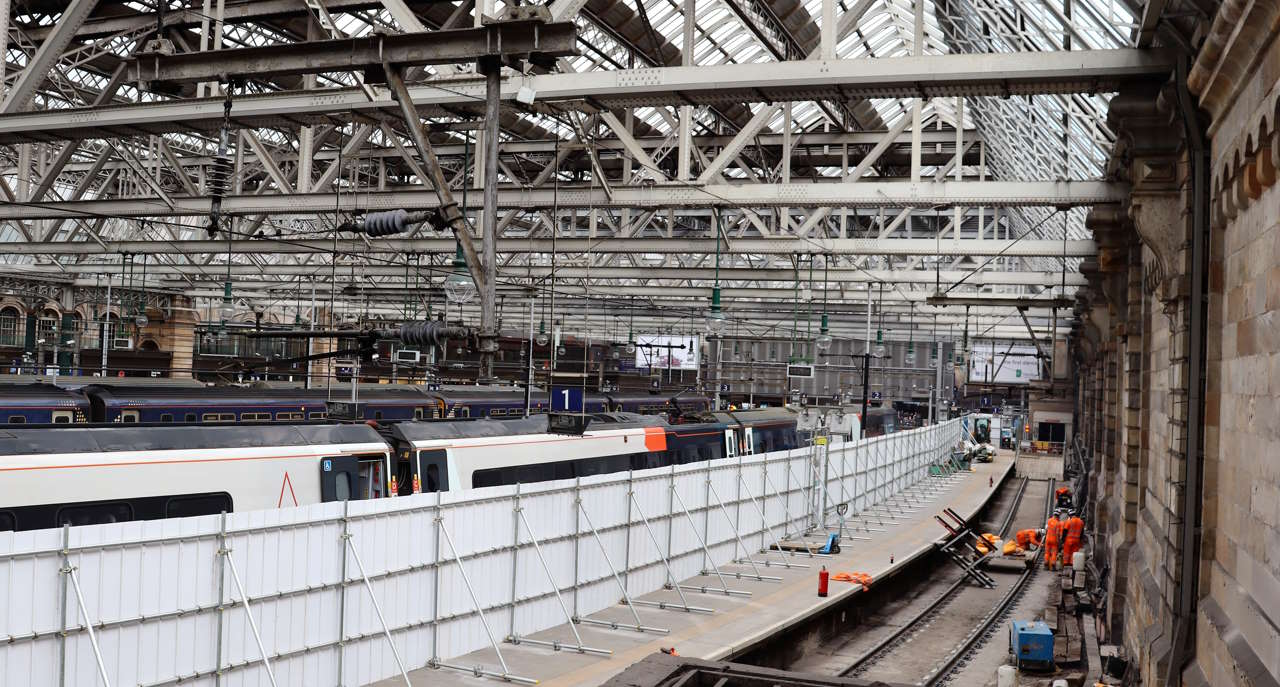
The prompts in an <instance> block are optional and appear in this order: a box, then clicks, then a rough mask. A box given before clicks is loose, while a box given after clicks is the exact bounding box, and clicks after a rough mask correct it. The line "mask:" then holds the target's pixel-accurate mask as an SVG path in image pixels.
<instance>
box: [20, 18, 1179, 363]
mask: <svg viewBox="0 0 1280 687" xmlns="http://www.w3.org/2000/svg"><path fill="white" fill-rule="evenodd" d="M9 4H10V3H0V5H4V6H8V5H9ZM1136 4H1137V3H1135V2H1134V0H1066V1H1065V2H1064V1H1062V0H1044V1H1040V0H1015V1H1012V2H1011V1H1009V0H946V1H945V2H944V1H941V0H915V1H914V2H913V1H912V0H552V1H551V2H550V3H549V4H548V5H547V6H546V10H547V11H546V12H545V13H543V14H541V15H539V13H538V12H533V11H530V10H529V9H528V8H527V7H523V8H516V9H519V10H520V12H522V14H521V15H520V16H521V17H522V19H521V21H517V22H510V21H503V20H504V19H511V17H512V16H513V15H512V14H511V13H509V12H508V13H504V12H506V10H508V9H511V8H508V7H506V6H504V5H502V4H501V3H498V4H496V5H495V4H494V3H493V0H487V1H484V0H482V2H480V3H478V6H479V10H480V12H479V13H477V3H476V2H473V1H472V0H465V1H463V2H443V1H436V0H431V1H426V2H423V1H418V0H380V1H379V0H308V1H307V2H302V1H301V0H227V1H226V2H221V1H219V2H203V3H202V2H198V1H196V0H168V1H167V2H166V1H164V0H161V1H160V2H157V1H156V0H136V1H128V2H120V1H117V0H72V1H71V2H53V1H51V0H28V1H27V2H16V3H12V5H13V7H12V9H11V11H10V12H9V14H8V15H7V16H4V17H0V21H3V25H0V44H3V41H5V40H6V39H7V45H4V54H5V56H6V58H7V59H6V60H5V62H4V63H3V64H0V70H3V72H2V73H3V77H4V91H3V99H2V100H0V194H3V199H4V201H5V202H4V203H0V242H4V243H5V245H4V246H0V251H3V256H2V257H0V275H7V276H15V277H22V278H40V279H46V280H55V281H61V282H65V283H67V284H77V285H81V286H93V285H97V286H102V285H104V284H105V283H106V281H107V280H114V283H116V284H117V285H122V284H123V280H124V279H125V278H126V275H129V278H130V279H142V280H143V282H142V283H145V284H146V285H147V286H148V288H153V289H157V290H167V291H169V292H170V293H174V294H179V293H180V294H186V295H188V296H190V297H191V298H193V299H194V303H193V307H195V308H196V310H197V311H198V312H201V313H205V312H208V311H210V305H211V304H216V303H217V302H218V301H220V300H221V299H222V298H223V296H224V295H225V294H226V293H227V287H226V285H225V284H226V282H228V281H229V282H230V283H231V290H230V292H231V294H232V298H233V300H234V302H235V304H236V306H237V307H239V308H240V309H241V310H242V311H246V312H248V311H256V312H258V313H260V314H262V315H263V316H264V317H265V318H266V320H267V321H275V322H293V321H295V320H297V319H299V318H306V319H310V318H313V317H318V318H320V319H324V318H334V319H337V320H341V321H350V320H352V319H355V320H362V319H380V320H398V319H407V318H412V317H421V316H422V314H423V313H424V312H426V311H427V310H428V306H431V307H432V308H433V309H434V310H437V311H438V310H439V309H440V308H441V307H443V306H444V302H445V299H444V289H443V286H444V281H445V279H446V278H448V277H449V276H450V275H453V274H454V273H455V272H456V271H457V270H458V269H459V268H458V267H457V266H456V265H455V263H454V260H455V239H454V236H453V234H452V233H450V232H449V231H448V229H447V228H446V227H444V226H443V225H440V224H439V223H437V224H432V223H426V224H420V225H417V226H416V227H415V228H414V229H413V230H412V231H411V232H408V233H403V234H400V235H397V236H388V237H377V238H373V237H368V236H360V235H353V234H351V233H349V232H338V231H337V228H338V226H339V225H341V224H342V223H343V222H347V221H351V220H353V219H354V220H357V221H358V220H359V219H360V217H361V216H363V215H364V214H365V213H367V212H372V211H380V210H394V209H405V210H408V211H410V212H413V211H420V210H433V209H440V206H441V203H440V201H439V194H438V193H437V192H435V191H434V190H433V188H432V183H431V180H430V178H429V177H430V175H429V174H428V173H426V172H424V170H427V167H426V163H425V162H424V160H423V159H422V156H421V154H420V151H419V146H416V145H415V141H414V140H413V136H412V128H411V127H409V126H407V125H406V120H405V118H404V116H403V112H404V111H403V110H402V109H401V107H400V104H399V103H398V102H397V98H396V96H397V95H398V93H397V92H396V91H395V88H394V86H393V85H391V84H390V82H391V81H392V80H390V79H389V74H388V73H387V72H386V69H391V70H392V71H393V72H394V73H395V74H398V75H400V76H402V77H403V80H404V86H405V89H406V90H405V94H407V96H408V98H409V99H411V101H412V107H413V108H414V109H416V112H417V114H418V115H419V117H420V119H421V121H422V122H423V123H424V125H425V127H426V131H427V132H428V135H429V137H430V141H431V143H432V145H433V147H434V150H435V153H436V155H437V156H438V159H439V163H440V166H441V167H442V169H443V174H444V179H445V181H446V183H447V185H448V187H449V188H450V190H451V193H452V195H453V196H454V198H456V200H457V202H458V206H459V207H460V208H461V211H462V213H463V215H464V216H465V217H466V220H467V222H468V226H469V227H470V230H469V231H470V232H471V234H472V235H473V236H474V237H479V235H480V234H481V233H482V228H483V227H484V226H485V225H486V222H485V221H484V219H483V215H484V207H483V205H484V201H483V199H484V182H485V179H486V170H485V169H484V167H485V160H484V156H483V154H482V151H483V150H484V143H485V141H484V135H483V129H484V124H485V94H486V82H485V76H484V73H482V72H484V71H485V69H484V68H482V67H480V66H478V65H477V62H476V58H479V57H480V56H481V55H491V56H493V58H492V59H494V60H498V59H500V60H502V62H503V64H504V65H505V66H502V67H501V72H500V76H499V77H498V78H499V82H498V83H499V91H500V96H499V101H500V108H501V109H500V131H501V135H500V143H499V151H498V158H497V167H498V170H497V175H496V178H497V189H496V193H494V194H493V197H494V203H495V207H496V220H495V221H494V222H493V224H495V225H496V229H495V231H494V234H495V235H496V242H495V246H496V250H495V255H496V265H495V266H493V269H495V270H496V276H495V277H494V287H495V288H494V291H495V293H496V294H497V298H498V305H497V306H496V307H498V308H500V311H501V312H500V314H499V319H500V322H501V326H502V327H503V328H504V329H517V330H521V331H526V330H527V329H528V327H529V325H530V318H533V319H535V320H536V319H538V318H543V319H545V318H547V317H548V315H547V313H548V309H549V303H550V301H551V299H550V295H551V294H552V293H553V292H554V293H555V294H556V296H555V299H554V300H555V308H556V312H555V313H553V314H552V315H551V317H552V318H554V319H563V320H564V327H565V329H566V330H568V331H575V332H578V333H582V334H587V335H591V336H594V337H599V338H608V337H613V338H616V337H617V336H618V335H619V333H620V332H621V331H622V328H621V326H620V324H619V323H620V322H622V321H626V322H627V323H628V325H627V326H629V327H630V328H632V329H635V330H679V331H688V332H693V331H697V330H699V329H701V327H702V324H701V323H702V322H703V319H704V317H705V315H706V312H707V309H708V306H709V304H710V300H711V294H712V292H713V289H714V288H715V287H716V286H717V285H718V286H719V287H720V290H721V295H722V305H723V309H724V313H725V315H726V318H727V321H728V331H729V332H731V333H735V334H738V335H742V336H750V335H781V334H783V333H785V332H788V331H791V330H793V329H797V328H798V329H800V330H803V331H815V330H816V327H813V326H808V324H809V323H811V322H816V321H817V320H818V319H819V318H820V317H821V315H822V313H823V312H827V313H828V315H829V320H830V324H831V328H832V330H833V333H834V334H836V335H846V336H853V335H858V336H861V333H862V332H863V331H864V324H865V322H864V321H865V319H866V315H867V312H868V308H870V309H871V310H873V311H874V312H875V313H876V314H877V316H879V314H880V313H881V312H883V314H884V317H885V328H886V329H887V330H889V331H888V334H887V335H888V336H889V337H890V338H901V339H906V338H907V337H908V336H910V335H911V334H909V333H908V330H909V329H911V328H914V329H915V330H916V332H917V333H916V334H915V336H917V337H918V336H919V332H922V331H937V329H930V327H935V326H936V325H937V324H939V323H940V324H941V325H943V329H945V328H946V326H949V327H950V328H951V331H952V332H954V333H955V334H956V336H957V338H958V336H959V330H958V328H957V326H958V325H960V324H961V323H964V322H969V323H971V328H972V327H982V328H988V329H987V331H988V333H997V334H1000V335H1004V336H1008V337H1010V338H1031V337H1035V338H1038V339H1047V337H1049V336H1051V335H1052V334H1053V333H1054V332H1056V333H1057V334H1059V335H1064V334H1065V332H1066V331H1067V329H1068V328H1069V326H1068V325H1067V324H1066V321H1067V320H1068V319H1069V318H1070V317H1071V312H1070V309H1069V308H1066V307H1061V306H1062V305H1063V304H1064V303H1069V300H1070V299H1071V298H1073V296H1074V294H1075V291H1076V290H1077V289H1079V288H1081V287H1083V286H1084V285H1085V283H1086V279H1085V275H1084V274H1082V272H1081V265H1082V264H1086V265H1087V264H1088V263H1089V262H1090V261H1092V260H1093V258H1094V255H1095V253H1096V250H1097V248H1096V246H1095V245H1094V243H1093V241H1092V240H1091V237H1092V234H1091V232H1089V231H1088V230H1087V229H1086V227H1085V217H1086V214H1087V213H1088V212H1089V211H1090V209H1091V208H1095V207H1102V206H1113V207H1115V206H1118V205H1119V204H1120V203H1121V202H1123V201H1124V200H1125V198H1126V197H1127V195H1128V191H1129V189H1128V187H1127V186H1126V185H1125V184H1124V183H1122V182H1119V181H1116V180H1114V179H1111V178H1108V175H1107V174H1106V161H1107V159H1108V156H1109V155H1110V152H1111V149H1112V146H1113V143H1114V139H1115V136H1114V133H1113V132H1112V130H1111V128H1110V127H1109V126H1108V123H1107V110H1108V102H1109V100H1110V97H1111V95H1112V94H1114V93H1115V92H1116V91H1118V90H1120V89H1123V88H1128V87H1130V86H1139V85H1143V84H1159V83H1161V82H1163V81H1164V80H1165V79H1167V77H1168V74H1169V72H1170V71H1171V70H1172V69H1173V65H1174V62H1173V58H1172V56H1171V55H1170V54H1169V53H1167V52H1165V51H1163V50H1158V49H1151V48H1148V47H1145V46H1144V45H1143V43H1144V40H1143V35H1144V34H1143V31H1142V20H1143V17H1142V12H1141V11H1140V10H1139V9H1138V8H1136V7H1135V5H1136ZM514 11H515V10H513V12H514ZM480 15H484V17H483V18H482V17H480ZM544 22H545V23H544ZM525 58H529V59H525ZM489 64H496V62H490V63H489ZM224 176H225V177H226V180H225V181H221V178H222V177H224ZM220 186H221V190H220V189H219V187H220ZM215 196H218V201H217V202H215V201H214V197H215ZM218 204H220V209H219V212H220V213H221V214H222V216H223V218H224V219H223V222H222V225H221V227H220V231H218V232H217V233H215V234H214V235H212V236H210V233H209V232H208V231H207V226H208V225H209V221H210V220H209V215H210V213H211V211H213V210H214V209H215V208H216V207H218ZM480 243H481V241H480V239H479V238H475V244H476V245H477V246H479V245H480ZM467 257H468V260H470V259H472V254H471V253H470V252H469V253H468V256H467ZM144 268H145V269H144ZM139 273H142V274H143V275H144V276H141V277H140V276H138V275H139ZM881 285H883V286H881ZM135 286H136V282H135ZM939 294H942V295H944V296H946V298H937V297H936V296H937V295H939ZM931 296H934V297H935V298H932V299H931V298H930V297H931ZM530 299H533V300H535V301H536V302H535V304H534V305H533V307H532V308H531V307H530V303H529V300H530ZM953 299H960V300H957V301H955V302H952V301H953ZM1064 299H1065V300H1064ZM961 301H963V303H964V305H958V304H957V303H959V302H961ZM213 307H215V308H216V305H214V306H213ZM317 310H318V311H323V314H320V315H317V314H316V312H313V311H317ZM1020 312H1021V316H1020V314H1019V313H1020ZM459 315H460V316H461V317H462V318H463V320H464V321H468V320H476V322H479V318H480V314H479V312H478V306H477V305H475V304H472V305H468V306H464V307H461V308H459V307H453V308H452V310H451V311H450V316H451V317H453V316H459ZM468 323H469V324H474V323H473V322H468ZM1055 325H1056V326H1055ZM972 333H973V334H974V335H979V334H980V333H981V332H980V331H979V330H978V329H973V332H972Z"/></svg>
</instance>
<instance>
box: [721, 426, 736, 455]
mask: <svg viewBox="0 0 1280 687" xmlns="http://www.w3.org/2000/svg"><path fill="white" fill-rule="evenodd" d="M737 434H738V433H737V432H735V431H733V428H732V427H729V428H727V429H725V430H724V455H725V456H726V457H728V458H736V457H737V456H738V436H737Z"/></svg>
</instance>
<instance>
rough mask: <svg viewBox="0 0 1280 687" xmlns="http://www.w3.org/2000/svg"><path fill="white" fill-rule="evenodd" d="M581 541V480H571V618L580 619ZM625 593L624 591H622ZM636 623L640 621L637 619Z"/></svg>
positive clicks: (577, 478)
mask: <svg viewBox="0 0 1280 687" xmlns="http://www.w3.org/2000/svg"><path fill="white" fill-rule="evenodd" d="M581 539H582V478H581V477H574V478H573V617H575V618H577V617H580V616H581V615H582V614H581V613H579V612H578V574H579V573H578V558H579V556H580V554H579V553H578V543H579V541H581ZM624 591H625V589H624ZM636 622H637V623H639V622H640V621H639V620H638V619H637V620H636Z"/></svg>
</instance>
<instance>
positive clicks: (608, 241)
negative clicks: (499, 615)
mask: <svg viewBox="0 0 1280 687" xmlns="http://www.w3.org/2000/svg"><path fill="white" fill-rule="evenodd" d="M0 207H3V206H0ZM194 228H195V227H193V229H194ZM199 230H200V231H203V228H199ZM716 243H717V242H716V240H715V239H711V238H700V239H686V238H640V239H615V238H595V239H586V238H557V239H556V240H555V244H554V248H555V250H556V251H557V252H558V253H560V254H564V253H582V254H587V253H594V254H600V255H606V254H612V253H630V254H645V253H651V254H668V255H670V254H675V255H699V254H700V255H710V254H713V253H715V251H716ZM720 245H721V250H724V244H723V242H721V244H720ZM454 247H455V244H454V239H453V238H452V237H447V238H430V239H371V240H369V241H368V242H366V241H362V240H351V239H339V240H337V241H334V240H331V239H319V240H314V239H313V240H289V239H285V240H282V241H277V240H272V239H235V240H231V241H222V240H190V241H111V242H109V243H107V244H106V245H105V246H100V245H98V244H96V243H88V242H83V241H61V242H51V243H23V242H13V243H0V249H2V250H3V251H4V252H5V253H7V254H10V255H110V254H116V253H134V254H142V253H146V254H149V255H157V254H165V253H173V254H193V253H209V254H217V253H223V254H225V253H227V252H228V251H230V252H232V253H236V254H250V253H252V254H264V253H283V254H301V253H333V252H335V251H336V252H339V253H347V254H352V253H354V254H359V255H376V254H385V253H390V254H394V255H402V254H405V253H449V254H452V253H453V250H454ZM552 248H553V246H552V240H551V239H550V238H535V239H527V238H499V239H498V243H497V251H498V252H499V253H502V254H506V255H510V254H525V253H550V252H551V251H552ZM730 248H731V250H732V252H734V253H740V254H750V255H796V254H803V255H877V256H879V255H897V256H903V255H909V256H916V255H934V254H935V253H936V254H938V255H962V256H975V257H982V256H993V255H1002V256H1007V257H1036V256H1043V257H1055V258H1056V257H1061V256H1062V255H1063V254H1064V252H1065V254H1066V256H1067V257H1074V258H1084V257H1091V256H1093V255H1095V254H1096V253H1097V245H1096V244H1095V243H1094V242H1093V241H1089V240H1085V241H1067V242H1066V245H1065V246H1064V245H1063V242H1062V241H1060V240H1057V239H1050V240H1030V239H1028V240H1022V241H1013V240H1004V239H973V238H965V239H942V240H940V241H938V240H935V239H931V238H930V239H898V238H895V239H883V240H878V239H832V238H809V237H795V236H793V237H785V238H763V239H734V240H733V241H732V242H731V244H730Z"/></svg>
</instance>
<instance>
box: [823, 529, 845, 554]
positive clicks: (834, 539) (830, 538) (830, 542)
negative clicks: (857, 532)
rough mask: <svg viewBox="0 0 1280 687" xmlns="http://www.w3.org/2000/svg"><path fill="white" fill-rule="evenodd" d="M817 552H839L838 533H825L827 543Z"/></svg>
mask: <svg viewBox="0 0 1280 687" xmlns="http://www.w3.org/2000/svg"><path fill="white" fill-rule="evenodd" d="M818 553H840V535H839V534H837V533H834V532H833V533H831V534H828V535H827V543H826V545H825V546H823V547H822V548H820V549H818Z"/></svg>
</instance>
